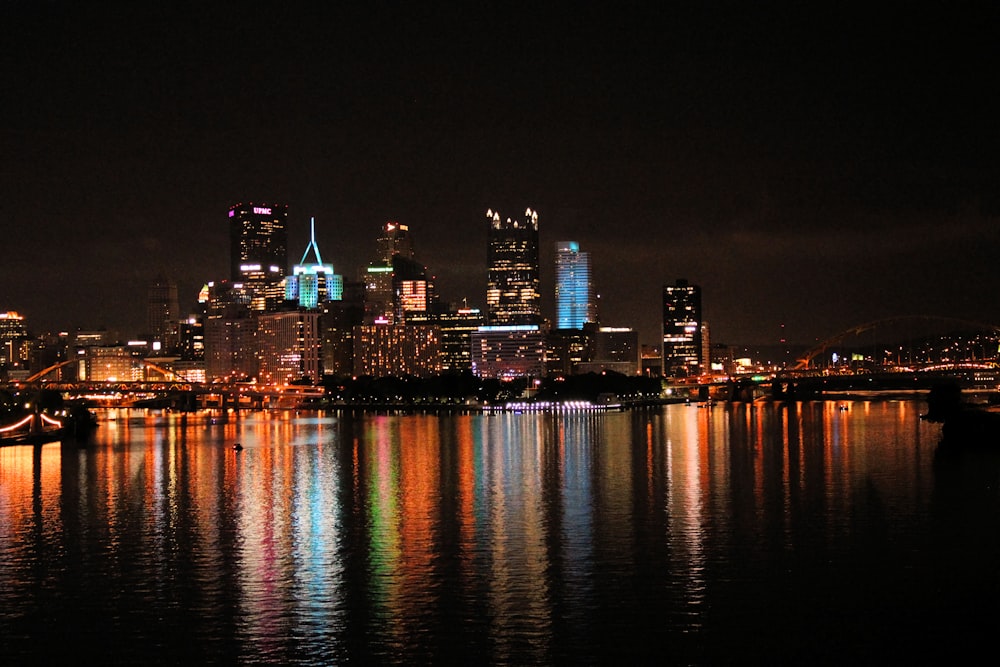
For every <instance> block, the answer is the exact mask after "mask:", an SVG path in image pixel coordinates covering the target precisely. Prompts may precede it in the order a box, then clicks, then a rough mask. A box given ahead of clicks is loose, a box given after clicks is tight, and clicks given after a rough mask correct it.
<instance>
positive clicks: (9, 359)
mask: <svg viewBox="0 0 1000 667" xmlns="http://www.w3.org/2000/svg"><path fill="white" fill-rule="evenodd" d="M27 340H28V327H27V325H26V324H25V323H24V317H23V316H21V315H19V314H18V313H16V312H13V311H10V312H6V313H0V366H9V367H17V366H20V365H24V364H26V362H27V360H28V356H27V355H26V351H27V349H26V348H25V343H26V342H27Z"/></svg>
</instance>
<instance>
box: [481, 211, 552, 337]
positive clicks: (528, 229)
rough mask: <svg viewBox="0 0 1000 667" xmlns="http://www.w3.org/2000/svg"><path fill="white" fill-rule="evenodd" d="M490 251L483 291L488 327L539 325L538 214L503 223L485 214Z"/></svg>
mask: <svg viewBox="0 0 1000 667" xmlns="http://www.w3.org/2000/svg"><path fill="white" fill-rule="evenodd" d="M486 218H487V219H488V220H489V224H490V230H489V250H488V256H487V264H488V271H489V275H488V282H487V287H486V307H487V321H488V322H489V323H490V325H496V326H503V325H515V326H516V325H529V324H532V325H537V324H540V323H541V319H542V317H541V308H540V305H539V298H538V212H537V211H533V210H531V209H530V208H529V209H526V210H525V212H524V219H523V220H512V219H511V218H507V219H506V220H504V219H502V218H501V217H500V213H499V212H498V211H493V210H492V209H491V210H488V211H487V212H486Z"/></svg>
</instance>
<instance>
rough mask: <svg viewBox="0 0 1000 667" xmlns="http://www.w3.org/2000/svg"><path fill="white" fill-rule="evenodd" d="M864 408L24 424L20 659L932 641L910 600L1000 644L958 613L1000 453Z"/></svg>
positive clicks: (676, 653) (15, 574)
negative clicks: (951, 442) (975, 457)
mask: <svg viewBox="0 0 1000 667" xmlns="http://www.w3.org/2000/svg"><path fill="white" fill-rule="evenodd" d="M844 407H845V408H848V409H840V408H841V406H840V405H839V404H837V403H832V402H829V403H815V404H798V405H795V404H792V405H781V404H775V405H771V404H751V405H745V404H735V405H729V406H725V405H722V406H716V407H714V408H697V407H695V406H684V405H676V406H667V407H664V408H657V409H651V410H640V411H635V412H624V413H606V414H594V413H580V414H567V415H560V416H555V415H545V414H537V413H535V414H524V415H515V414H491V415H454V416H434V415H410V416H397V415H369V416H364V417H358V416H354V417H352V416H338V415H320V414H314V413H303V414H296V413H292V412H275V413H263V412H262V413H244V414H242V415H229V416H221V415H210V414H207V413H206V414H200V413H199V414H194V415H164V414H160V413H142V412H131V413H130V412H127V411H120V412H117V413H112V414H110V415H107V416H108V417H109V418H110V417H113V419H109V420H107V421H105V422H104V423H103V424H102V426H101V427H100V429H99V430H98V433H97V435H96V438H95V442H94V443H92V444H91V445H90V446H89V447H88V448H86V449H76V448H73V447H62V448H61V447H60V446H59V445H49V446H45V447H41V448H32V447H8V448H3V449H0V558H2V561H0V658H2V659H3V662H4V663H7V664H15V663H23V662H34V661H41V660H42V659H45V658H47V657H53V656H54V655H56V649H62V648H65V646H66V645H67V643H68V644H69V645H72V646H73V647H74V649H75V652H76V654H77V655H78V656H79V658H80V661H82V662H125V663H139V662H141V663H146V664H151V663H163V664H176V663H179V662H188V661H200V662H242V663H300V664H334V663H341V662H347V661H354V662H358V661H360V662H362V663H366V662H369V663H370V662H379V663H400V664H414V663H438V664H440V663H443V662H462V663H466V664H484V663H493V664H549V663H560V664H566V663H573V664H581V663H582V664H600V663H606V662H615V661H619V660H635V661H643V660H647V659H648V660H650V661H652V660H655V661H657V662H658V663H663V662H665V663H685V664H687V663H707V662H717V661H719V660H722V661H733V660H740V661H751V662H757V661H761V660H763V659H764V658H765V657H767V659H769V660H795V661H800V660H810V661H818V662H828V661H834V659H835V658H840V657H843V656H844V655H854V654H856V653H857V652H858V651H861V650H864V651H865V654H866V655H867V656H869V657H871V656H873V655H883V656H895V655H897V654H898V652H899V651H905V650H907V649H911V648H912V649H914V650H916V647H914V646H913V645H912V639H911V640H904V639H903V633H902V631H899V632H896V625H895V622H896V621H899V623H900V625H899V627H901V628H902V627H905V628H906V629H907V634H906V636H908V637H912V633H913V631H915V630H916V631H918V634H919V633H920V632H923V633H929V636H932V637H934V638H935V646H936V647H937V648H940V647H941V646H942V645H943V646H945V647H949V646H951V644H950V643H949V642H950V639H951V638H952V637H954V636H955V635H959V636H961V637H962V638H963V641H965V642H971V641H975V640H976V635H975V633H974V631H975V630H977V629H978V624H977V623H976V622H965V623H963V624H961V625H960V626H957V627H956V626H955V620H954V616H952V615H951V614H953V613H954V612H955V611H956V609H958V608H962V607H964V606H965V605H972V604H973V603H981V602H984V601H985V600H987V599H990V598H993V597H995V595H996V594H997V593H1000V586H998V577H997V575H996V574H995V569H996V568H995V566H994V567H992V568H991V567H990V566H989V563H991V562H992V563H994V565H995V562H996V561H995V556H997V555H1000V549H998V548H997V546H998V541H1000V539H998V538H997V535H996V532H997V531H996V525H997V524H996V519H997V518H998V516H1000V513H998V502H997V493H996V490H995V489H996V486H995V485H994V486H992V487H991V485H990V481H991V480H993V479H994V477H996V472H997V470H995V469H993V468H991V467H990V466H991V465H994V466H995V464H996V461H993V460H992V459H988V460H985V461H983V460H979V461H976V462H975V463H974V464H971V465H970V464H967V463H963V462H961V461H960V462H958V463H955V464H954V465H952V466H951V467H949V468H945V469H943V470H942V468H940V467H938V466H936V465H935V462H934V451H935V447H936V444H937V440H938V437H939V430H938V427H936V426H935V425H932V424H926V423H924V422H921V421H920V420H919V419H918V413H919V410H920V408H921V406H920V405H919V404H917V403H909V402H854V403H850V404H845V405H844ZM235 442H240V443H241V444H242V445H243V447H244V449H243V451H241V452H236V451H234V450H233V449H232V445H233V443H235ZM991 473H992V474H993V476H994V477H990V474H991ZM991 489H992V490H991ZM973 545H974V548H975V550H976V551H975V553H974V554H972V555H971V556H970V552H969V549H970V548H972V547H973ZM949 559H951V560H952V561H956V562H957V561H959V560H961V562H962V564H963V567H962V568H961V569H960V568H954V567H947V565H948V564H949ZM991 559H993V560H991ZM943 566H944V567H943ZM935 596H936V597H935ZM941 605H943V609H944V611H941V610H940V609H939V608H940V606H941ZM964 618H965V620H966V621H969V617H968V615H966V616H965V617H964ZM900 619H903V620H905V623H904V622H903V621H902V620H900ZM972 620H973V621H975V619H972ZM876 627H877V628H879V630H878V631H876V630H875V628H876ZM834 636H836V638H837V639H836V641H833V637H834ZM907 641H909V642H910V643H906V642H907ZM897 657H898V656H897Z"/></svg>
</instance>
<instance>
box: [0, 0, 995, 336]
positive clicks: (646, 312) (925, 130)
mask: <svg viewBox="0 0 1000 667" xmlns="http://www.w3.org/2000/svg"><path fill="white" fill-rule="evenodd" d="M84 4H85V3H62V2H9V1H8V2H4V3H2V5H0V7H2V10H0V12H2V14H0V24H2V25H3V26H4V30H3V39H2V40H0V74H2V77H0V86H2V95H0V158H2V159H0V249H2V256H0V260H2V263H0V267H2V268H0V310H17V311H19V312H21V313H22V314H23V315H25V316H26V317H27V318H28V320H29V325H30V327H31V329H32V330H33V331H34V332H35V333H41V332H43V331H47V330H67V329H69V330H71V329H73V328H76V327H82V328H90V329H93V328H99V327H102V326H104V327H108V328H112V329H119V330H122V331H123V333H130V332H138V331H139V330H140V329H141V328H142V327H143V325H144V302H143V300H144V296H145V285H146V282H147V281H148V280H149V279H150V278H151V277H154V276H156V275H158V274H162V275H164V276H167V277H171V278H174V279H176V280H177V281H178V282H179V284H180V287H181V301H182V309H187V308H189V307H190V306H191V305H193V303H194V299H195V296H196V294H197V290H198V288H199V287H200V286H201V285H202V284H203V283H204V282H206V281H208V280H220V279H225V278H227V277H228V276H227V270H228V269H227V267H228V265H229V264H228V261H229V258H228V248H229V246H228V240H227V239H228V235H227V231H228V227H227V223H228V219H227V216H226V214H227V209H228V206H229V205H230V204H232V203H235V202H239V201H261V202H267V203H272V202H281V203H287V204H288V205H289V227H290V231H289V246H290V247H289V255H290V259H291V260H292V261H297V260H298V259H299V257H300V256H301V254H302V253H303V252H304V251H305V248H306V244H307V242H308V232H307V230H308V221H309V217H310V216H315V218H316V226H317V236H318V242H319V246H320V249H321V251H322V253H323V259H324V260H325V261H327V262H332V263H333V264H334V267H335V269H336V270H337V271H338V272H339V273H342V274H344V275H345V277H347V278H349V279H353V278H355V277H356V275H357V271H358V269H359V268H361V267H362V266H363V265H364V264H366V263H367V262H368V261H369V260H371V259H373V257H374V254H375V251H376V247H375V238H376V235H377V233H378V230H379V227H380V225H382V224H383V223H384V222H385V221H387V220H397V221H399V222H402V223H405V224H408V225H409V226H410V229H411V232H412V235H413V238H414V243H415V248H416V252H417V257H418V259H419V260H420V261H422V262H423V263H424V264H426V265H427V266H428V268H429V269H430V271H431V272H432V273H434V274H435V275H436V276H437V284H438V287H439V290H440V292H441V293H442V295H443V296H444V297H445V298H446V299H449V300H459V299H462V298H463V297H465V298H467V299H468V302H469V305H474V306H480V307H485V283H486V229H487V228H486V217H485V212H486V209H487V208H493V209H499V210H500V212H501V214H502V215H504V216H507V215H510V216H514V215H516V214H519V213H523V211H524V209H525V208H527V207H531V208H533V209H536V210H538V211H539V225H540V230H541V242H542V249H543V264H542V290H543V295H544V300H543V308H544V310H545V314H546V315H548V316H550V317H554V311H553V308H552V301H553V297H552V291H553V277H554V270H553V266H552V255H553V246H554V244H555V243H556V242H557V241H561V240H575V241H579V243H580V244H581V248H582V249H583V250H587V251H589V252H590V253H591V257H592V263H593V269H594V277H595V286H596V290H597V292H598V293H599V294H600V295H601V299H600V312H601V317H602V322H603V323H604V324H607V325H612V326H635V327H637V328H639V330H640V334H641V340H642V341H643V342H644V343H652V342H655V341H656V340H657V338H658V335H659V324H658V322H659V320H658V318H659V314H660V291H661V287H662V285H663V284H664V283H673V282H674V281H675V280H676V279H677V278H686V279H687V280H689V281H690V282H693V283H697V284H700V285H701V286H702V290H703V305H704V315H705V318H706V319H707V320H708V321H709V323H710V324H711V328H712V338H713V341H714V342H727V343H732V344H737V343H753V344H764V343H769V342H775V341H777V340H778V338H779V337H781V336H784V337H786V338H787V339H789V340H790V341H793V342H802V343H809V342H812V341H815V340H817V339H823V338H826V337H828V336H831V335H833V334H836V333H837V332H839V331H842V330H844V329H846V328H848V327H850V326H852V325H856V324H859V323H862V322H866V321H870V320H876V319H880V318H884V317H890V316H896V315H935V316H943V317H955V318H962V319H968V320H974V321H981V322H989V323H1000V298H998V295H1000V262H998V257H1000V228H998V224H997V223H998V215H1000V188H998V185H1000V151H998V149H1000V136H998V134H1000V100H998V95H997V91H998V86H997V80H998V78H1000V77H998V75H997V71H998V66H1000V58H998V57H997V56H998V55H1000V54H998V53H997V51H998V46H997V44H998V40H997V38H996V35H997V27H998V22H997V18H998V17H997V13H996V11H995V10H984V9H982V8H980V7H978V6H977V5H963V4H959V3H941V4H938V5H933V6H931V7H929V8H924V9H920V10H919V12H920V13H915V12H916V11H918V10H914V9H912V8H911V6H910V5H911V4H912V3H906V4H900V5H899V6H898V7H897V8H896V9H895V10H893V11H889V10H876V9H873V8H872V7H873V6H874V5H876V4H877V3H870V4H868V5H859V6H858V8H857V11H854V10H848V9H844V8H843V6H841V5H831V4H829V3H825V4H823V5H819V6H818V7H820V9H817V8H816V7H815V6H813V7H805V6H808V5H811V4H812V3H801V5H789V6H788V7H781V8H780V9H779V8H777V7H775V6H773V5H770V6H769V7H770V8H769V9H764V10H761V9H758V8H757V7H755V6H754V7H752V8H747V9H743V10H741V11H739V12H736V11H734V10H733V9H732V8H731V7H730V5H728V4H723V3H712V2H707V3H690V5H691V6H690V7H686V8H684V9H676V8H672V6H671V5H668V4H667V3H650V4H649V5H642V4H634V3H605V4H600V5H598V4H592V5H591V4H588V5H585V6H576V7H575V6H573V5H566V6H559V7H557V6H556V5H552V4H547V3H546V4H545V7H546V9H544V11H542V10H538V9H532V10H529V11H519V12H516V13H515V12H514V11H513V10H511V9H510V8H509V6H508V4H509V3H499V2H498V3H466V4H464V5H457V6H453V7H446V6H443V5H439V4H437V3H413V4H407V5H398V6H397V5H393V4H386V3H379V4H377V5H375V6H374V8H373V9H366V10H365V13H364V14H362V13H361V12H360V10H358V9H355V10H353V11H350V10H335V9H316V10H310V11H309V12H305V11H298V10H295V9H293V8H292V7H291V3H287V4H281V5H277V6H275V7H273V8H271V9H270V10H268V11H258V12H257V13H249V12H248V11H247V10H245V9H241V8H239V7H238V6H236V5H234V6H232V7H229V8H222V7H220V6H217V5H213V6H212V7H211V8H207V7H206V6H204V4H203V3H181V4H179V5H174V3H163V4H164V6H155V7H150V6H145V5H148V4H152V3H135V4H137V5H143V6H142V7H133V6H131V5H130V4H122V5H121V6H120V7H118V8H116V9H99V10H97V9H93V8H91V7H87V6H83V5H84ZM332 4H339V3H332ZM750 4H752V5H756V4H757V3H750ZM923 4H926V3H923ZM983 7H989V4H988V3H983ZM782 324H784V325H785V328H784V332H783V333H782V330H781V325H782Z"/></svg>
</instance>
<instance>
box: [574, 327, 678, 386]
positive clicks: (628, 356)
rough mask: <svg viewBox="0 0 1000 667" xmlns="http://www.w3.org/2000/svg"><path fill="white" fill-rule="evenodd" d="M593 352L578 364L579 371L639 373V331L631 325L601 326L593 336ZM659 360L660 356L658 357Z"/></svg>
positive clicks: (577, 370) (577, 369)
mask: <svg viewBox="0 0 1000 667" xmlns="http://www.w3.org/2000/svg"><path fill="white" fill-rule="evenodd" d="M592 343H593V348H592V349H593V352H592V354H591V359H590V361H588V362H583V363H580V364H577V366H576V372H577V373H600V372H601V371H614V372H616V373H621V374H622V375H638V374H639V373H640V369H641V361H640V357H639V354H640V352H639V350H640V348H639V332H637V331H636V330H635V329H632V328H629V327H601V328H600V329H598V330H597V331H596V332H595V333H594V334H593V338H592ZM657 361H659V357H657Z"/></svg>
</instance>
